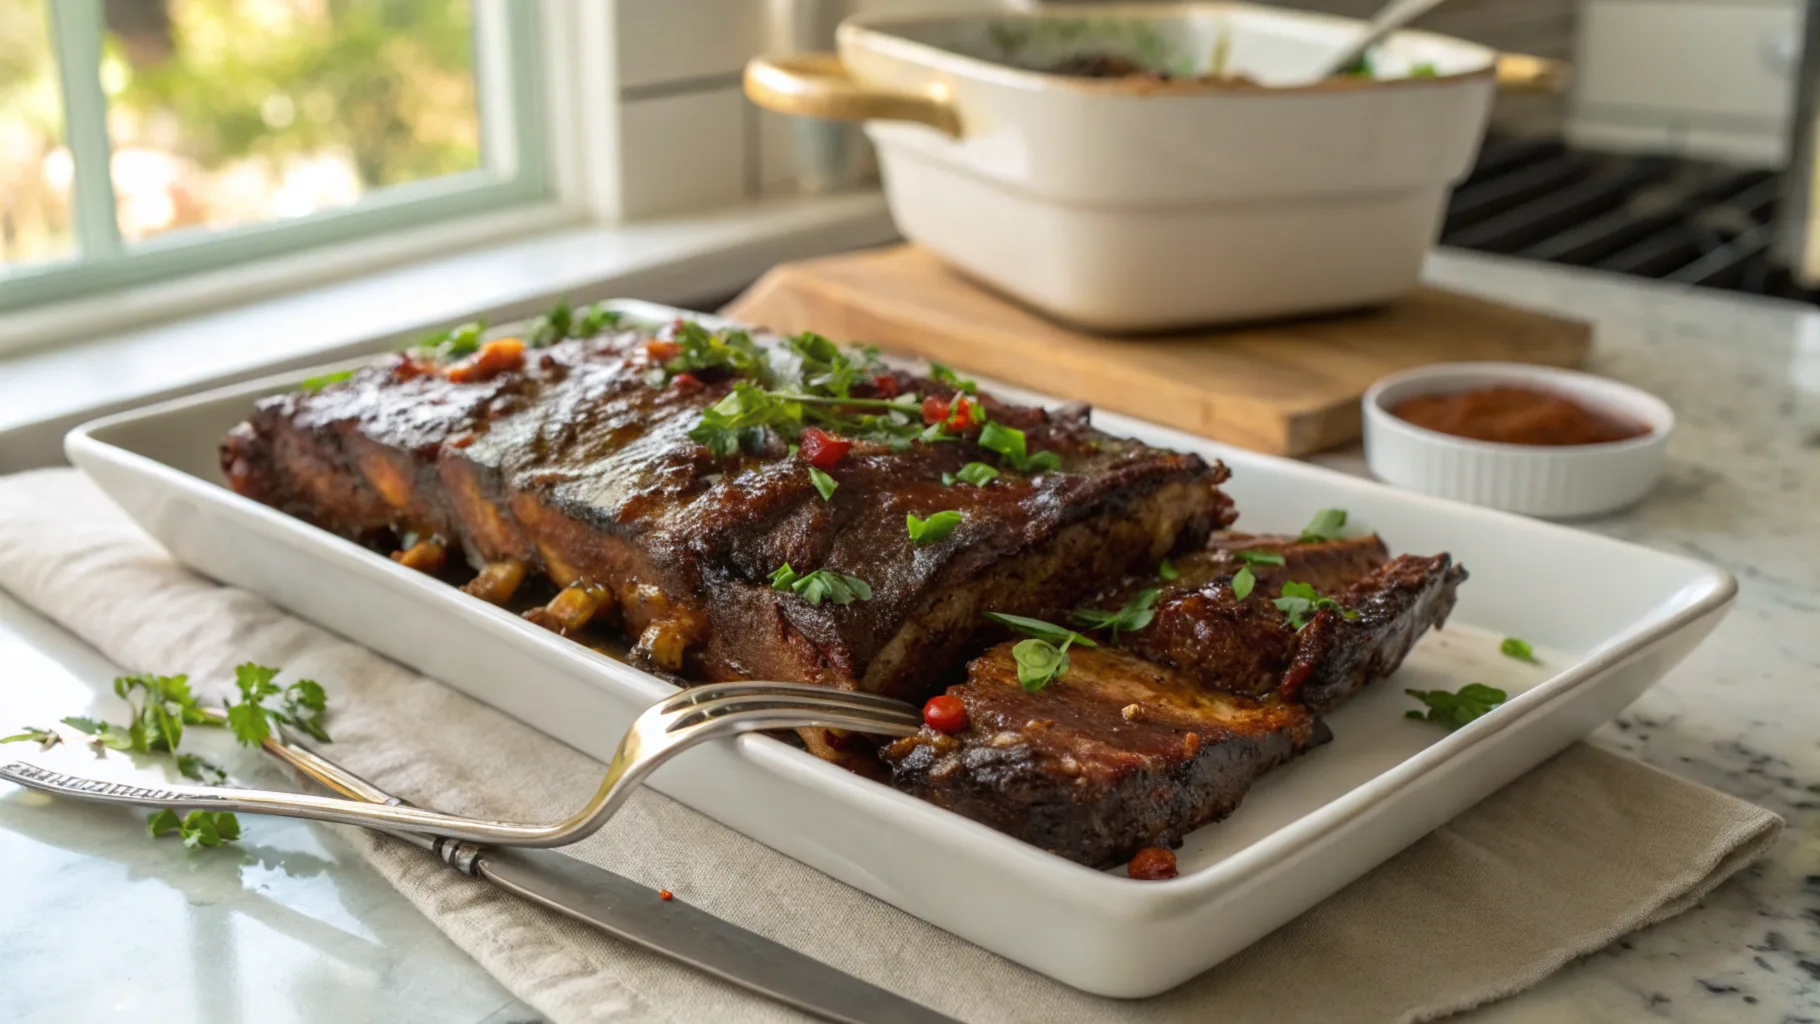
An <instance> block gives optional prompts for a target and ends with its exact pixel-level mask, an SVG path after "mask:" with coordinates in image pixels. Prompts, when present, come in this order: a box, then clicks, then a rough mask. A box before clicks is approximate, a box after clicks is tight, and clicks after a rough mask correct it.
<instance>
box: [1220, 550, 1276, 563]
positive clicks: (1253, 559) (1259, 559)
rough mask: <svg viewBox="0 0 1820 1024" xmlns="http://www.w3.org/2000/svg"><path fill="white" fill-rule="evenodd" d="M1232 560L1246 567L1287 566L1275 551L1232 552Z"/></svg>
mask: <svg viewBox="0 0 1820 1024" xmlns="http://www.w3.org/2000/svg"><path fill="white" fill-rule="evenodd" d="M1232 556H1233V557H1234V558H1237V559H1238V560H1239V561H1241V562H1244V563H1245V564H1246V565H1287V564H1288V563H1287V562H1285V561H1284V559H1283V556H1282V555H1280V554H1278V553H1276V552H1275V551H1234V552H1233V553H1232Z"/></svg>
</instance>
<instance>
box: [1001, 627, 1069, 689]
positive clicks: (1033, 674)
mask: <svg viewBox="0 0 1820 1024" xmlns="http://www.w3.org/2000/svg"><path fill="white" fill-rule="evenodd" d="M1069 643H1070V641H1067V640H1064V641H1062V644H1061V646H1059V647H1058V646H1056V645H1055V644H1052V643H1050V642H1049V641H1047V640H1037V639H1035V638H1032V639H1029V640H1019V641H1018V642H1017V643H1015V644H1013V645H1012V646H1011V657H1012V658H1013V659H1015V660H1016V661H1017V681H1018V685H1020V686H1022V687H1023V688H1024V692H1026V693H1035V692H1036V691H1038V690H1040V689H1042V688H1043V687H1045V686H1048V685H1049V684H1050V683H1052V682H1054V681H1056V680H1057V679H1060V678H1061V677H1062V675H1063V674H1064V673H1066V672H1067V671H1068V645H1069Z"/></svg>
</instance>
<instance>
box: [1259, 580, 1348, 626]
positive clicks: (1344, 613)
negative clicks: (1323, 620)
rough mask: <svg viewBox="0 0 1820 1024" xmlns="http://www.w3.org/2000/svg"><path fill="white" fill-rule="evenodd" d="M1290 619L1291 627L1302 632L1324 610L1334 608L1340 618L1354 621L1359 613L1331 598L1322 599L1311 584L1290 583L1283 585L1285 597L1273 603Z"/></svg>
mask: <svg viewBox="0 0 1820 1024" xmlns="http://www.w3.org/2000/svg"><path fill="white" fill-rule="evenodd" d="M1271 603H1272V604H1275V605H1276V606H1277V610H1278V611H1281V612H1282V613H1283V614H1284V615H1285V616H1287V617H1288V618H1289V625H1290V626H1291V627H1292V628H1294V629H1295V630H1296V631H1298V632H1300V631H1301V630H1302V628H1303V627H1305V626H1307V625H1308V623H1309V622H1310V621H1311V620H1312V619H1313V618H1314V613H1315V612H1317V611H1319V610H1321V609H1322V608H1332V609H1333V610H1334V611H1336V612H1339V613H1340V617H1341V618H1344V619H1347V620H1349V621H1350V620H1352V619H1357V618H1358V617H1359V613H1358V612H1356V611H1353V610H1352V609H1350V608H1342V607H1341V606H1340V602H1338V601H1335V600H1334V599H1333V598H1331V597H1322V596H1321V595H1320V594H1319V593H1317V592H1316V591H1315V589H1314V585H1313V584H1311V583H1296V582H1293V581H1292V582H1289V583H1285V584H1283V596H1281V597H1279V598H1277V599H1276V600H1275V601H1273V602H1271Z"/></svg>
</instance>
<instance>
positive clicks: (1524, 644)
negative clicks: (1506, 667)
mask: <svg viewBox="0 0 1820 1024" xmlns="http://www.w3.org/2000/svg"><path fill="white" fill-rule="evenodd" d="M1498 653H1499V654H1502V655H1504V656H1505V657H1506V658H1515V659H1517V660H1518V661H1527V662H1529V663H1530V664H1532V665H1539V664H1541V662H1539V661H1537V660H1536V649H1535V647H1533V646H1531V644H1530V642H1529V641H1527V640H1518V639H1517V638H1516V637H1514V636H1507V637H1505V638H1504V642H1503V643H1501V644H1499V645H1498Z"/></svg>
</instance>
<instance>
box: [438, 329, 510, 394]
mask: <svg viewBox="0 0 1820 1024" xmlns="http://www.w3.org/2000/svg"><path fill="white" fill-rule="evenodd" d="M524 365H525V343H524V342H522V341H519V340H518V339H517V338H494V339H493V340H492V341H489V342H487V343H486V344H484V345H482V346H480V351H478V352H476V353H474V354H473V355H471V356H469V357H467V358H466V359H463V360H462V361H461V362H459V363H456V364H454V365H453V366H450V367H449V369H448V378H449V379H450V380H452V381H454V382H455V383H457V384H471V383H473V382H475V381H481V380H490V379H492V378H494V377H497V376H499V375H500V374H502V373H507V372H510V371H512V370H522V369H524Z"/></svg>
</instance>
